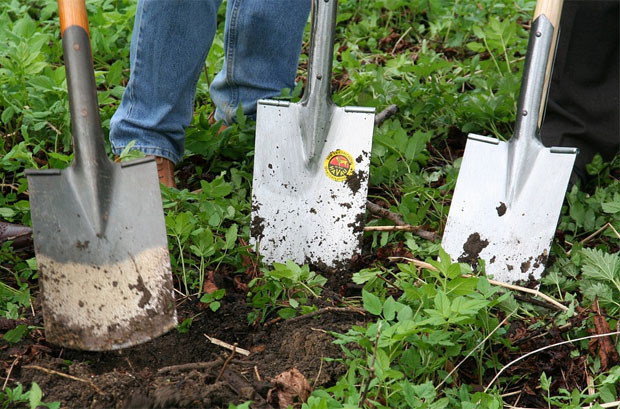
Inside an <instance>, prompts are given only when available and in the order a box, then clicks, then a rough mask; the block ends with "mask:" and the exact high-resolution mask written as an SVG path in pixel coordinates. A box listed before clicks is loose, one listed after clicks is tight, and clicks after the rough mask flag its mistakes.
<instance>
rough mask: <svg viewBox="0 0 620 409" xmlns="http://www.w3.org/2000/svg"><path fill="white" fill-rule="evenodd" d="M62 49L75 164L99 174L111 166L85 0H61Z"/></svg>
mask: <svg viewBox="0 0 620 409" xmlns="http://www.w3.org/2000/svg"><path fill="white" fill-rule="evenodd" d="M58 7H59V14H60V16H61V32H62V37H63V38H62V46H63V52H64V59H65V68H66V72H67V88H68V93H69V110H70V113H71V133H72V135H73V150H74V164H73V166H75V167H76V168H78V169H90V170H92V171H93V172H98V171H100V170H102V169H105V168H106V167H107V165H108V162H109V159H108V158H107V155H106V152H105V145H104V135H103V130H102V129H101V121H100V118H99V104H98V101H97V87H96V84H95V75H94V68H93V59H92V52H91V48H90V38H89V35H88V21H87V17H86V6H85V3H84V0H59V1H58Z"/></svg>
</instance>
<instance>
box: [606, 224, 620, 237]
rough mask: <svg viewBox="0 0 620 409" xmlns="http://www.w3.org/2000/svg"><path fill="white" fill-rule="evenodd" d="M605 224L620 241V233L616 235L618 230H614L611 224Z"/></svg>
mask: <svg viewBox="0 0 620 409" xmlns="http://www.w3.org/2000/svg"><path fill="white" fill-rule="evenodd" d="M607 224H608V225H609V228H610V229H611V230H612V231H613V232H614V233H615V234H616V237H617V238H618V239H620V233H618V230H616V228H615V227H614V226H613V225H612V224H611V223H607Z"/></svg>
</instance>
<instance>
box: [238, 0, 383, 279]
mask: <svg viewBox="0 0 620 409" xmlns="http://www.w3.org/2000/svg"><path fill="white" fill-rule="evenodd" d="M312 6H313V10H312V30H311V43H310V58H309V64H308V82H307V84H306V88H305V91H304V95H303V97H302V99H301V101H300V102H299V103H295V104H291V103H288V102H282V101H275V100H261V101H259V102H258V106H257V117H256V148H255V154H254V178H253V191H252V226H251V231H250V233H251V236H252V240H253V242H254V243H258V249H259V252H260V255H262V256H263V260H264V261H265V262H267V263H273V262H285V261H286V260H292V261H294V262H296V263H299V264H301V263H310V264H314V265H317V266H318V267H320V268H324V269H336V270H341V269H344V268H346V267H347V266H348V264H349V263H350V261H351V259H352V258H353V256H354V255H355V254H356V253H359V252H360V250H361V239H362V233H363V227H364V218H365V215H366V194H367V193H368V174H369V169H370V151H371V145H372V133H373V127H374V112H375V109H374V108H360V107H344V108H343V107H338V106H336V105H335V104H334V103H333V102H332V100H331V92H330V88H331V85H330V84H331V73H332V60H333V52H334V29H335V25H336V13H337V8H338V2H337V0H313V3H312Z"/></svg>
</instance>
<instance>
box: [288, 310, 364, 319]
mask: <svg viewBox="0 0 620 409" xmlns="http://www.w3.org/2000/svg"><path fill="white" fill-rule="evenodd" d="M326 312H344V313H356V314H362V315H366V314H365V312H364V310H363V309H361V308H342V307H324V308H320V309H318V310H316V311H312V312H309V313H308V314H304V315H300V316H298V317H293V318H289V319H287V320H285V321H284V322H285V323H291V322H295V321H301V320H304V319H306V318H312V317H315V316H317V315H321V314H324V313H326Z"/></svg>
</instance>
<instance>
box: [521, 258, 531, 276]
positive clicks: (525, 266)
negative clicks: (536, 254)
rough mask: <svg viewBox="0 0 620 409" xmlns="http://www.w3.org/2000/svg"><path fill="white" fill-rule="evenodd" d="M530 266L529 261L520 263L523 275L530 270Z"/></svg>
mask: <svg viewBox="0 0 620 409" xmlns="http://www.w3.org/2000/svg"><path fill="white" fill-rule="evenodd" d="M531 265H532V262H531V259H530V260H527V261H524V262H523V263H521V272H522V273H523V274H525V273H527V271H528V270H529V269H530V266H531Z"/></svg>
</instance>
